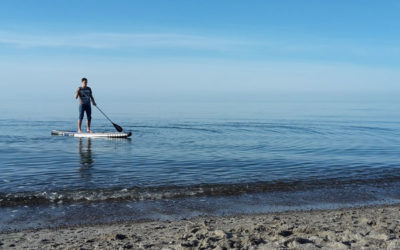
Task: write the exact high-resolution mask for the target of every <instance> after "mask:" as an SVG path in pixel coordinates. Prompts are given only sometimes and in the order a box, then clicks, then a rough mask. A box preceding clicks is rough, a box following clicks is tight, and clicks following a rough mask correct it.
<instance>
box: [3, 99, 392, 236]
mask: <svg viewBox="0 0 400 250" xmlns="http://www.w3.org/2000/svg"><path fill="white" fill-rule="evenodd" d="M399 107H400V105H399V104H382V103H381V104H365V103H364V104H362V103H358V104H356V103H291V104H287V103H251V104H218V103H214V104H196V103H192V104H187V103H181V104H160V103H158V104H156V103H154V104H152V103H147V104H135V105H132V107H131V109H130V107H126V106H125V107H124V108H123V109H121V108H119V107H118V105H115V106H113V107H111V106H110V107H102V108H103V110H104V111H106V113H108V114H109V116H111V118H112V119H114V121H115V122H116V123H117V124H119V125H120V126H122V127H123V128H124V130H125V131H132V133H133V136H132V138H131V139H117V140H116V139H86V138H84V139H78V138H73V137H61V136H51V135H50V131H51V130H53V129H58V130H74V129H76V119H75V117H74V116H67V117H62V115H60V114H59V113H56V112H53V111H51V112H43V110H35V109H32V110H29V111H27V115H26V116H23V115H21V113H13V112H12V111H10V110H7V109H4V110H2V111H1V113H0V115H1V116H0V230H2V231H4V230H19V229H23V228H35V227H49V226H60V225H70V224H86V223H94V222H112V221H119V220H143V219H165V220H171V219H177V218H183V217H192V216H198V215H208V214H209V215H227V214H234V213H259V212H268V211H282V210H293V209H314V208H336V207H345V206H359V205H369V204H383V203H397V202H399V201H400V115H399ZM115 110H118V112H116V111H115ZM74 111H75V110H74ZM113 111H114V112H113ZM19 112H20V111H19ZM94 112H95V113H94V120H93V129H94V130H95V131H112V130H113V127H112V126H110V125H109V123H108V121H107V120H105V119H104V118H103V117H102V116H101V114H100V113H99V112H96V110H94ZM44 113H45V114H46V115H43V114H44ZM73 113H74V112H73Z"/></svg>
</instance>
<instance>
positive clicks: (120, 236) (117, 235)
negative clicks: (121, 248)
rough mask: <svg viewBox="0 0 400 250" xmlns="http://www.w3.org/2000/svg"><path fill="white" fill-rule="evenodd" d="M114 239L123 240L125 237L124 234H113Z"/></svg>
mask: <svg viewBox="0 0 400 250" xmlns="http://www.w3.org/2000/svg"><path fill="white" fill-rule="evenodd" d="M115 239H116V240H124V239H126V235H124V234H116V235H115Z"/></svg>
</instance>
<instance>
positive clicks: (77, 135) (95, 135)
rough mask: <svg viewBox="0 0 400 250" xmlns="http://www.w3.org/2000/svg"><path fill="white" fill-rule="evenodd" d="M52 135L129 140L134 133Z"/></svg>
mask: <svg viewBox="0 0 400 250" xmlns="http://www.w3.org/2000/svg"><path fill="white" fill-rule="evenodd" d="M51 134H52V135H60V136H74V137H106V138H128V137H129V136H131V135H132V132H128V133H125V132H99V133H78V132H71V131H61V130H52V131H51Z"/></svg>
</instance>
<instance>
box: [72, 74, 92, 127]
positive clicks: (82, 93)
mask: <svg viewBox="0 0 400 250" xmlns="http://www.w3.org/2000/svg"><path fill="white" fill-rule="evenodd" d="M78 97H79V120H78V132H79V133H82V130H81V126H82V120H83V115H84V112H86V119H87V132H88V133H93V131H92V130H90V121H91V120H92V106H91V104H90V101H92V103H93V105H94V106H96V102H95V101H94V98H93V94H92V89H91V88H89V87H88V86H87V79H86V78H82V86H81V87H79V88H78V89H77V90H76V92H75V99H78Z"/></svg>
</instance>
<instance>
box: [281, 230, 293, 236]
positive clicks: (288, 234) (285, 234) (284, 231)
mask: <svg viewBox="0 0 400 250" xmlns="http://www.w3.org/2000/svg"><path fill="white" fill-rule="evenodd" d="M278 234H279V235H280V236H283V237H288V236H290V235H292V234H293V232H292V231H289V230H282V231H280V232H279V233H278Z"/></svg>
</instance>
